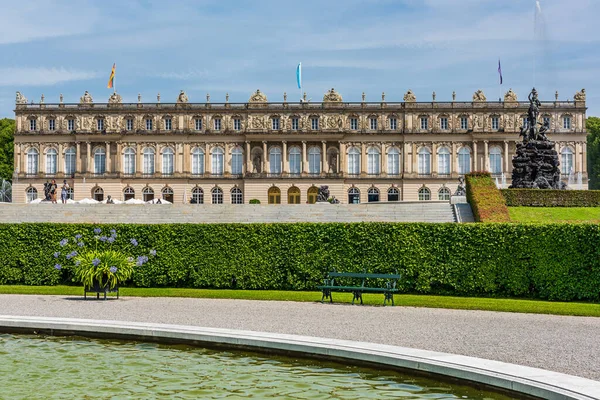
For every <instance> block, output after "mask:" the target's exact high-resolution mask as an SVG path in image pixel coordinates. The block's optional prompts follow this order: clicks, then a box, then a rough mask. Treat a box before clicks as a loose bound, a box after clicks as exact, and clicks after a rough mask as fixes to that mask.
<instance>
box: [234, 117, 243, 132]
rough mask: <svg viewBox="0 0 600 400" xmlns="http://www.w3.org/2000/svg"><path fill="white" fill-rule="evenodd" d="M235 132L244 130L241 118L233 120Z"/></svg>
mask: <svg viewBox="0 0 600 400" xmlns="http://www.w3.org/2000/svg"><path fill="white" fill-rule="evenodd" d="M233 130H235V131H241V130H242V120H241V119H240V118H234V119H233Z"/></svg>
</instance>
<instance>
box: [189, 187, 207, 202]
mask: <svg viewBox="0 0 600 400" xmlns="http://www.w3.org/2000/svg"><path fill="white" fill-rule="evenodd" d="M190 203H191V204H204V191H203V190H202V188H201V187H199V186H196V187H195V188H193V189H192V198H191V199H190Z"/></svg>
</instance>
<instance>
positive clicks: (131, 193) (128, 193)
mask: <svg viewBox="0 0 600 400" xmlns="http://www.w3.org/2000/svg"><path fill="white" fill-rule="evenodd" d="M131 199H135V190H133V188H132V187H131V186H127V187H126V188H125V190H123V201H127V200H131Z"/></svg>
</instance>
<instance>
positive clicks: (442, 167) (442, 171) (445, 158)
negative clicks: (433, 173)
mask: <svg viewBox="0 0 600 400" xmlns="http://www.w3.org/2000/svg"><path fill="white" fill-rule="evenodd" d="M437 156H438V171H437V172H438V174H439V175H450V150H449V149H448V148H447V147H440V148H439V150H438V154H437Z"/></svg>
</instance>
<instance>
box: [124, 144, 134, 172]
mask: <svg viewBox="0 0 600 400" xmlns="http://www.w3.org/2000/svg"><path fill="white" fill-rule="evenodd" d="M123 173H124V174H126V175H133V174H135V150H134V149H132V148H131V147H127V148H126V149H125V151H124V152H123Z"/></svg>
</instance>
